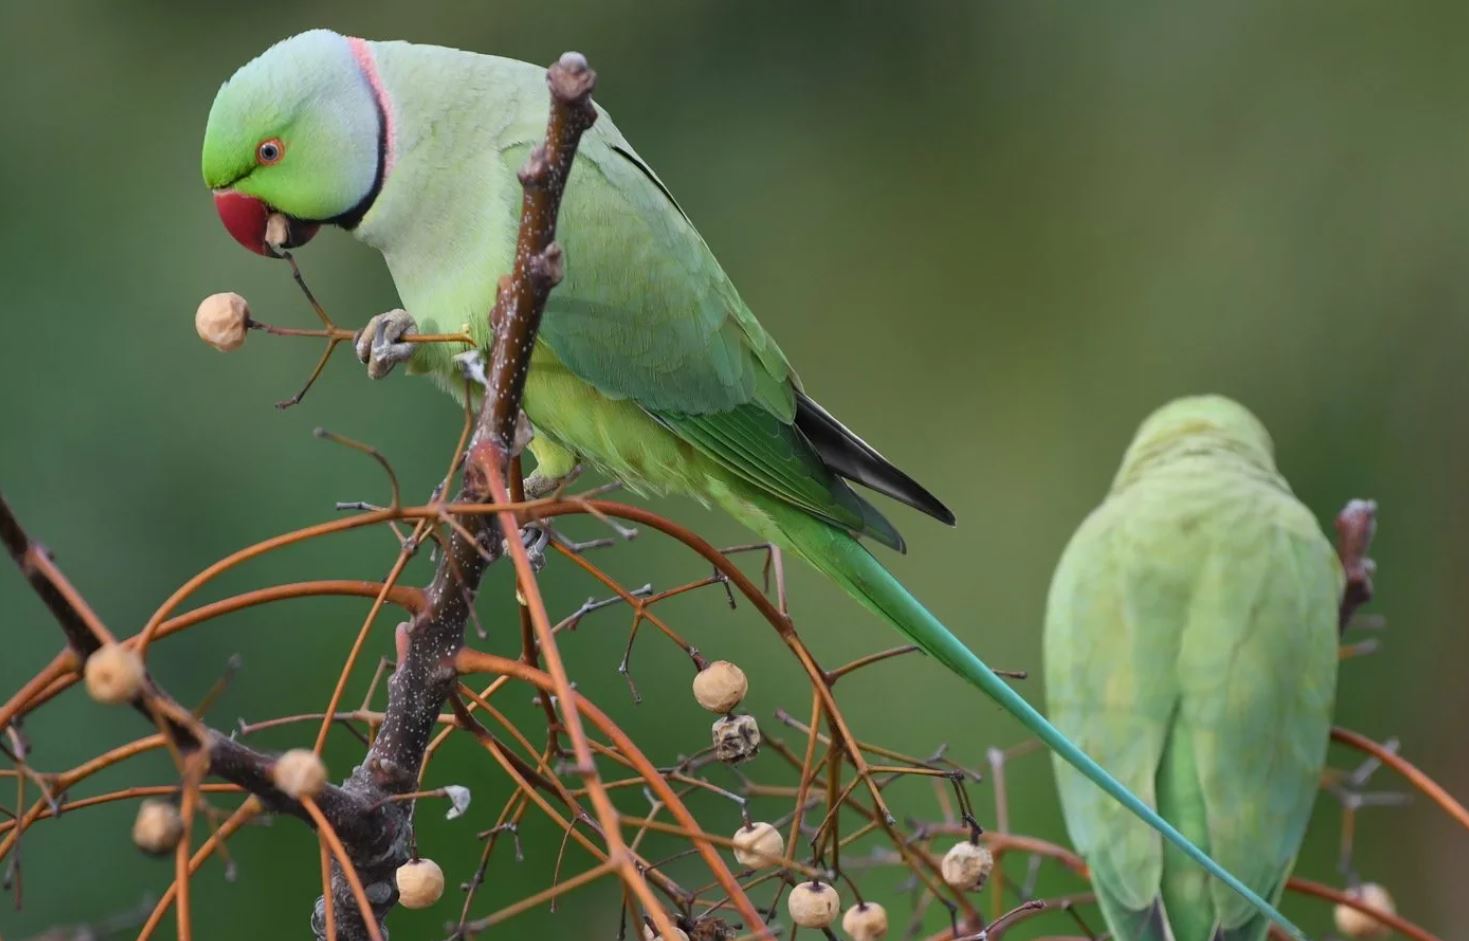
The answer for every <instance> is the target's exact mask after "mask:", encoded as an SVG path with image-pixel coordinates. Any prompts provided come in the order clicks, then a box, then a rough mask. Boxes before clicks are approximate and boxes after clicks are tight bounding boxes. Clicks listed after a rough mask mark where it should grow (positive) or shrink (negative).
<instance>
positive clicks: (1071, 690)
mask: <svg viewBox="0 0 1469 941" xmlns="http://www.w3.org/2000/svg"><path fill="white" fill-rule="evenodd" d="M1196 464H1197V466H1194V467H1192V468H1181V469H1180V473H1179V475H1178V478H1177V479H1178V480H1180V481H1187V482H1188V483H1185V484H1183V485H1180V486H1169V485H1168V484H1167V482H1166V481H1165V482H1159V481H1148V482H1146V483H1143V484H1139V485H1136V486H1134V487H1132V488H1130V489H1128V490H1126V491H1124V492H1122V493H1121V494H1117V495H1114V496H1113V497H1111V498H1109V499H1108V501H1107V502H1106V503H1104V504H1103V506H1102V507H1101V508H1099V509H1098V510H1097V512H1096V513H1094V514H1093V515H1092V516H1091V517H1090V518H1089V519H1088V520H1087V522H1086V523H1085V524H1083V526H1082V527H1081V529H1080V530H1079V531H1078V532H1077V534H1076V536H1075V538H1074V539H1073V540H1072V543H1071V545H1070V546H1069V547H1068V548H1067V551H1066V553H1065V555H1064V557H1063V558H1062V561H1061V564H1060V567H1059V568H1058V570H1057V573H1056V578H1055V580H1054V582H1053V584H1052V589H1051V596H1050V599H1049V603H1048V609H1047V619H1046V683H1047V695H1048V699H1049V702H1050V706H1051V716H1052V719H1053V721H1054V722H1055V724H1056V726H1057V727H1058V728H1060V729H1061V730H1062V732H1064V733H1065V734H1067V735H1069V736H1070V737H1071V738H1072V739H1073V740H1074V741H1075V742H1076V743H1077V745H1078V746H1080V747H1081V748H1082V750H1083V751H1086V752H1087V753H1089V754H1091V755H1093V756H1094V757H1096V758H1097V760H1098V761H1100V762H1101V763H1102V765H1103V766H1104V767H1106V768H1107V769H1108V770H1109V771H1111V772H1112V773H1113V774H1114V775H1116V776H1117V778H1118V779H1119V780H1120V781H1121V782H1122V783H1123V784H1124V785H1126V786H1127V787H1129V788H1132V789H1133V790H1134V792H1136V793H1137V794H1138V795H1139V796H1141V797H1143V799H1144V800H1147V801H1149V802H1151V803H1153V805H1154V806H1155V807H1157V809H1158V810H1159V811H1160V812H1161V813H1162V814H1163V816H1164V817H1166V818H1168V819H1169V820H1170V821H1171V822H1173V823H1174V824H1175V825H1176V826H1178V827H1179V829H1180V830H1182V831H1183V833H1184V834H1185V835H1186V836H1188V837H1189V838H1190V839H1191V840H1193V841H1194V842H1195V843H1196V844H1197V845H1198V846H1199V847H1200V848H1201V849H1204V850H1205V851H1206V852H1208V853H1209V854H1210V855H1211V856H1213V857H1214V859H1215V860H1217V861H1218V862H1219V863H1220V865H1222V866H1224V867H1225V868H1226V869H1228V870H1230V871H1231V872H1233V873H1235V874H1236V875H1238V876H1239V877H1240V879H1241V880H1243V881H1244V882H1245V884H1247V885H1249V886H1250V887H1252V888H1254V889H1255V890H1256V891H1258V892H1260V893H1261V894H1263V895H1266V896H1267V897H1272V896H1275V895H1278V893H1279V890H1280V887H1281V885H1282V884H1283V883H1284V880H1285V877H1286V876H1287V875H1288V873H1289V870H1290V867H1291V864H1292V862H1293V860H1294V857H1295V854H1296V851H1297V849H1298V848H1299V846H1300V841H1301V839H1302V837H1303V835H1304V831H1305V826H1306V823H1307V820H1308V818H1309V816H1310V809H1311V805H1312V802H1313V801H1314V798H1315V793H1316V789H1317V785H1318V779H1319V775H1320V770H1321V767H1322V765H1323V763H1324V761H1325V753H1326V744H1327V738H1328V733H1329V730H1330V721H1331V706H1332V700H1333V696H1334V692H1335V678H1336V610H1337V602H1338V599H1339V597H1340V587H1341V581H1340V579H1341V575H1340V570H1339V567H1338V566H1337V564H1336V560H1335V555H1334V553H1333V552H1332V549H1331V546H1330V545H1329V544H1328V543H1327V542H1326V539H1325V537H1324V536H1322V534H1321V532H1320V529H1319V527H1317V525H1316V523H1315V520H1314V519H1312V518H1311V516H1310V514H1309V512H1308V511H1306V510H1305V508H1304V507H1302V506H1301V505H1300V504H1299V503H1297V502H1296V501H1295V499H1294V498H1293V497H1291V496H1290V495H1289V493H1287V492H1285V491H1283V490H1281V489H1279V488H1278V487H1276V486H1274V485H1271V484H1267V483H1264V482H1262V481H1260V480H1258V479H1236V480H1231V479H1229V478H1228V475H1225V479H1224V480H1219V479H1218V474H1217V469H1215V468H1210V467H1209V466H1208V465H1207V464H1206V463H1205V462H1203V461H1199V462H1196ZM1211 472H1214V473H1215V480H1214V484H1217V486H1200V485H1199V483H1198V481H1199V480H1200V479H1201V477H1203V476H1204V475H1208V474H1210V473H1211ZM1057 778H1058V784H1059V786H1060V790H1061V798H1062V805H1063V808H1064V810H1065V813H1066V822H1067V827H1068V829H1069V830H1070V832H1071V835H1072V839H1073V840H1074V842H1075V843H1076V845H1077V848H1078V849H1079V850H1080V851H1081V852H1082V853H1083V854H1084V855H1085V856H1086V857H1087V859H1088V860H1089V862H1090V864H1091V866H1092V872H1093V877H1094V880H1095V882H1096V886H1097V889H1098V894H1099V895H1100V896H1101V897H1102V900H1103V907H1104V909H1106V910H1107V914H1108V919H1109V923H1111V924H1112V926H1113V930H1114V932H1116V934H1117V935H1118V937H1119V941H1131V939H1133V938H1152V937H1165V935H1163V934H1161V933H1159V932H1157V931H1156V930H1152V929H1156V928H1158V927H1159V926H1158V920H1159V919H1160V918H1161V919H1162V920H1164V921H1166V923H1167V924H1168V926H1169V930H1170V931H1171V932H1172V936H1173V937H1176V938H1178V939H1179V941H1185V939H1190V941H1191V939H1195V938H1199V939H1208V941H1214V939H1216V938H1220V939H1229V941H1255V939H1258V938H1262V937H1263V936H1264V932H1265V930H1266V927H1267V926H1266V924H1265V923H1264V922H1263V921H1256V920H1255V919H1254V918H1253V917H1252V916H1253V909H1251V908H1250V906H1249V905H1248V904H1247V903H1245V902H1244V901H1243V899H1241V898H1239V897H1238V896H1237V895H1235V894H1234V893H1232V892H1230V891H1229V890H1228V889H1227V888H1225V887H1223V886H1220V885H1218V884H1217V883H1214V882H1213V881H1212V880H1208V879H1207V878H1206V877H1205V876H1204V875H1203V874H1202V873H1201V872H1200V871H1199V870H1198V869H1197V867H1194V866H1192V865H1191V864H1190V863H1188V862H1187V861H1186V860H1184V859H1183V858H1182V857H1181V856H1178V855H1177V854H1175V853H1173V852H1172V850H1171V848H1169V849H1168V850H1166V851H1165V848H1164V847H1163V845H1162V843H1161V840H1160V839H1159V838H1158V836H1157V835H1156V834H1155V833H1154V832H1153V831H1151V830H1149V829H1148V828H1146V827H1143V826H1140V825H1135V821H1134V820H1133V819H1132V818H1131V816H1130V815H1128V814H1126V812H1125V811H1123V810H1122V809H1121V808H1119V807H1118V806H1117V805H1115V804H1114V803H1112V802H1109V801H1107V800H1105V799H1104V798H1103V797H1102V796H1101V795H1099V794H1098V793H1097V791H1096V789H1095V788H1092V787H1091V786H1090V785H1089V784H1088V782H1086V781H1085V780H1083V779H1082V778H1081V777H1080V776H1079V775H1076V774H1075V772H1073V771H1071V769H1070V768H1069V767H1059V766H1058V768H1057Z"/></svg>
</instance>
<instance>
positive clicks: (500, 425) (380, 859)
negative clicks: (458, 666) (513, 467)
mask: <svg viewBox="0 0 1469 941" xmlns="http://www.w3.org/2000/svg"><path fill="white" fill-rule="evenodd" d="M595 81H596V76H595V73H593V72H592V71H591V70H590V69H589V68H588V67H587V64H586V60H585V59H583V58H582V57H581V56H580V55H579V54H576V53H566V54H565V55H563V56H562V57H561V59H560V60H559V61H558V62H557V63H556V64H554V65H553V66H551V68H550V69H549V70H548V72H547V84H548V86H549V87H550V90H551V107H550V116H549V118H548V122H547V128H546V141H545V143H544V144H543V145H541V146H538V147H537V148H536V149H535V151H533V152H532V155H531V159H530V160H529V161H528V163H527V164H526V167H525V168H524V169H523V170H522V171H521V174H520V179H521V183H522V186H523V187H524V200H523V203H522V206H521V217H520V230H519V234H518V236H517V239H516V251H515V261H514V265H513V268H512V271H511V273H510V275H509V276H508V277H507V278H505V279H502V281H501V285H500V290H499V292H498V296H497V299H496V302H495V307H494V309H493V310H492V311H491V312H490V321H491V324H492V325H493V327H494V330H495V337H496V338H495V343H494V346H493V351H492V356H493V361H492V367H491V383H490V389H489V390H488V392H487V394H486V395H485V399H484V403H483V405H482V406H481V409H480V414H479V417H478V419H477V420H476V422H475V432H474V436H473V438H471V439H470V441H469V445H468V451H469V453H470V454H471V455H472V456H477V455H483V454H484V452H485V450H486V449H487V448H488V449H491V450H492V452H493V453H494V454H495V455H497V457H495V458H494V460H495V462H496V463H498V464H499V465H500V466H506V465H505V464H504V462H505V460H506V458H507V457H508V456H509V455H510V454H511V452H512V451H513V449H514V440H515V428H516V426H517V423H518V420H519V416H520V397H521V393H522V391H523V390H524V387H525V375H526V372H527V371H528V370H529V368H530V355H531V349H532V347H533V346H534V344H535V338H536V332H537V330H538V329H539V327H540V321H541V315H542V313H543V312H544V310H545V303H546V299H547V297H548V296H549V294H550V292H551V289H552V288H553V287H555V285H556V283H557V282H558V281H559V280H560V278H561V255H560V249H559V248H557V247H556V246H555V244H554V243H553V241H552V239H553V238H554V236H555V231H556V217H557V213H558V211H559V209H560V205H561V196H562V193H563V191H564V188H565V184H566V180H567V177H568V176H569V174H570V169H571V163H572V160H573V159H574V158H575V156H576V148H577V144H578V142H579V140H580V138H581V134H582V132H583V131H585V130H586V128H587V127H590V126H591V122H592V120H594V118H595V110H594V108H593V106H592V104H591V101H590V96H591V92H592V87H593V85H594V84H595ZM483 460H484V458H483V457H472V460H471V463H470V466H469V468H468V469H467V472H466V473H465V475H464V483H463V493H462V494H461V497H460V502H468V503H483V502H485V501H486V500H487V499H488V498H489V497H491V496H492V495H493V496H496V497H501V496H502V495H503V484H502V486H501V488H500V491H501V492H500V493H495V492H494V491H493V489H492V487H493V482H494V481H496V480H497V479H499V480H501V481H503V476H501V475H499V474H496V473H493V472H492V473H488V474H487V473H485V470H486V468H485V467H484V466H483V463H482V462H483ZM494 470H499V467H496V468H494ZM395 509H396V508H395ZM505 516H508V514H505V515H502V516H501V517H499V518H498V520H497V519H496V518H494V517H490V516H483V515H465V516H462V517H460V519H459V520H458V521H457V522H456V525H453V526H451V527H450V532H449V535H448V537H447V539H446V545H445V548H444V551H443V555H442V556H441V558H440V562H439V566H438V569H437V571H436V572H435V575H434V579H433V582H432V584H431V585H430V586H429V589H428V591H427V607H426V608H425V610H424V611H422V612H421V613H420V614H419V615H418V616H417V617H415V618H414V619H413V621H412V622H410V623H409V624H407V625H405V626H402V627H400V628H399V631H398V665H397V669H396V670H394V672H393V675H392V677H391V678H390V679H389V680H388V704H387V706H386V708H385V709H384V715H383V723H382V726H381V728H380V729H379V730H378V733H377V736H376V737H375V738H374V739H373V742H372V747H371V748H370V749H369V751H368V755H367V758H366V760H364V761H363V763H362V764H361V765H360V766H359V767H358V768H357V769H356V770H355V771H354V772H353V775H352V778H351V779H350V780H349V781H348V782H347V783H346V785H344V787H345V788H346V789H347V790H348V791H350V792H352V793H354V794H356V795H359V796H360V797H361V798H362V799H364V800H366V801H368V802H369V803H370V804H373V805H374V806H376V807H377V811H376V812H377V813H378V814H381V815H384V816H385V817H386V819H387V826H385V827H384V828H383V831H382V834H383V836H382V839H380V840H378V841H374V842H373V843H370V844H368V845H358V844H356V843H354V842H353V841H351V840H348V839H345V837H344V840H343V842H344V843H345V845H346V851H347V855H348V856H349V857H350V861H351V864H352V866H353V867H354V868H355V869H356V871H357V873H358V874H359V875H360V876H361V878H362V880H363V882H364V883H365V884H367V885H369V886H373V885H379V884H381V885H383V887H384V889H385V891H379V892H376V893H369V895H371V896H372V897H374V898H377V899H382V901H381V902H374V904H373V912H374V915H375V917H376V918H377V919H378V920H379V921H381V919H382V918H383V917H384V916H385V915H386V913H387V911H388V910H389V909H390V908H391V907H392V905H393V904H394V903H395V902H396V900H397V891H396V888H395V887H394V886H393V881H392V875H393V873H394V872H395V871H396V870H397V868H398V866H400V865H402V864H403V863H405V862H407V861H408V859H409V856H410V843H411V837H412V810H413V804H412V802H411V801H384V798H387V797H392V796H394V795H399V794H404V793H408V792H410V791H413V790H416V789H417V787H418V775H419V769H420V766H421V765H422V763H423V759H424V755H425V752H426V750H427V748H428V745H429V740H430V737H431V734H432V732H433V729H434V727H435V726H436V725H437V724H438V721H439V711H440V709H441V708H442V706H443V704H444V701H445V700H446V699H447V698H448V696H449V694H450V692H451V691H452V690H453V688H454V682H455V680H456V674H455V671H454V668H453V666H452V659H453V657H454V654H455V652H456V651H458V650H459V649H460V648H461V647H462V646H463V644H464V630H465V626H466V625H467V623H468V621H469V619H470V617H471V615H472V611H473V605H474V598H475V594H476V592H477V590H478V587H479V584H480V581H481V580H482V578H483V576H484V573H485V570H486V568H487V567H488V566H489V564H490V563H491V562H493V561H494V560H495V559H496V558H498V556H499V554H500V542H501V532H502V530H503V531H504V532H505V533H507V534H510V533H514V532H515V531H516V529H517V528H518V527H516V526H514V525H513V520H507V519H506V518H505ZM497 524H498V525H497ZM511 542H512V549H520V548H521V547H520V546H519V544H518V543H516V542H515V540H514V537H513V536H511ZM523 551H524V550H521V554H522V555H523ZM401 559H402V557H400V561H401ZM519 561H520V560H519V559H517V562H519ZM542 613H544V612H542ZM360 639H361V638H360V637H359V643H360ZM339 692H340V684H339V687H338V694H337V695H339ZM335 698H337V696H336V695H334V699H335ZM326 712H327V714H328V715H330V714H331V713H332V712H334V710H333V709H328V710H326ZM325 727H326V726H325V724H324V725H323V728H325ZM608 838H609V840H611V839H613V838H614V837H613V835H611V834H609V837H608ZM609 848H610V845H609ZM614 855H615V854H614ZM618 862H619V864H621V863H622V862H624V861H623V860H618ZM629 865H630V864H629ZM353 888H354V887H353V886H352V885H351V884H350V881H349V880H348V879H347V878H346V877H345V873H344V870H343V867H342V866H341V865H337V866H336V867H334V870H333V878H332V894H333V895H334V902H335V904H334V906H333V907H334V909H335V911H336V914H337V925H336V932H337V937H339V938H341V939H342V941H362V939H363V938H365V937H367V936H368V935H375V934H376V933H377V931H376V928H377V926H376V925H366V924H362V923H360V921H361V919H360V915H359V913H358V910H357V907H356V906H355V905H354V904H353V902H354V901H355V898H353V894H352V893H353ZM324 910H325V901H324V899H323V900H318V903H317V912H316V915H315V917H314V918H313V924H317V925H322V926H324V923H325V917H324V916H325V911H324ZM317 937H318V938H325V932H324V930H323V931H319V932H318V933H317Z"/></svg>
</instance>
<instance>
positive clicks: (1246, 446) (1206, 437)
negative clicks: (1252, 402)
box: [1115, 395, 1275, 485]
mask: <svg viewBox="0 0 1469 941" xmlns="http://www.w3.org/2000/svg"><path fill="white" fill-rule="evenodd" d="M1193 450H1199V451H1207V450H1215V451H1227V452H1229V453H1231V454H1235V455H1238V456H1239V457H1240V458H1241V459H1242V460H1245V461H1247V462H1248V463H1250V464H1252V465H1255V466H1258V467H1259V468H1260V469H1261V470H1264V471H1268V472H1271V473H1273V472H1274V471H1275V443H1274V442H1273V441H1271V440H1270V432H1268V431H1266V430H1265V426H1264V425H1263V424H1261V423H1260V419H1258V418H1256V417H1255V416H1254V414H1253V413H1251V412H1250V410H1249V409H1247V408H1245V407H1244V406H1243V405H1241V404H1239V403H1238V402H1236V401H1234V400H1233V399H1227V398H1225V397H1224V396H1222V395H1195V396H1188V397H1187V398H1182V399H1174V400H1173V401H1172V402H1169V403H1168V404H1167V405H1164V406H1163V407H1162V408H1160V409H1158V410H1157V411H1155V412H1154V413H1153V414H1151V415H1149V416H1148V417H1147V418H1146V419H1144V421H1143V423H1142V425H1141V426H1139V427H1138V430H1137V434H1136V435H1134V436H1133V439H1132V444H1130V445H1128V448H1127V453H1126V454H1125V455H1123V457H1122V467H1121V468H1120V469H1119V470H1118V471H1117V480H1116V484H1115V485H1121V484H1123V483H1125V482H1127V481H1129V480H1132V479H1134V478H1135V477H1136V476H1137V475H1138V474H1139V473H1140V472H1142V471H1143V470H1144V469H1145V468H1147V467H1148V466H1151V465H1153V464H1154V463H1155V462H1157V461H1158V460H1160V459H1163V458H1165V457H1166V456H1167V455H1170V454H1177V453H1183V452H1188V451H1193Z"/></svg>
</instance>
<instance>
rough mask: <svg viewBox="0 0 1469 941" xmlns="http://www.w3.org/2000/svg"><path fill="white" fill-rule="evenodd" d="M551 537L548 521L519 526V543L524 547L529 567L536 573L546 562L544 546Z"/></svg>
mask: <svg viewBox="0 0 1469 941" xmlns="http://www.w3.org/2000/svg"><path fill="white" fill-rule="evenodd" d="M553 538H554V535H553V533H552V532H551V524H550V523H547V522H544V521H541V522H535V523H527V524H525V525H524V526H522V527H520V544H521V545H522V546H524V547H525V554H526V557H527V558H528V559H529V560H530V567H531V569H532V571H534V572H535V573H536V574H540V571H541V568H542V567H543V566H545V564H546V547H547V546H549V545H550V544H551V540H552V539H553Z"/></svg>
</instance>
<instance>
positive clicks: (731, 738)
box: [711, 716, 760, 764]
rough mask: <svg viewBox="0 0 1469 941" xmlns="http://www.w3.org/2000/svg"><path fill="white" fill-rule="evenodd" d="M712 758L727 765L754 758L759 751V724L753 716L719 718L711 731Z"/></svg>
mask: <svg viewBox="0 0 1469 941" xmlns="http://www.w3.org/2000/svg"><path fill="white" fill-rule="evenodd" d="M711 731H712V732H713V735H714V757H715V758H718V759H719V760H720V761H723V762H727V763H729V764H735V763H737V762H741V761H745V760H747V759H750V758H754V757H755V754H756V752H758V751H760V724H759V723H757V722H756V721H755V717H754V716H720V717H719V718H718V719H715V720H714V726H713V728H712V729H711Z"/></svg>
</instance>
